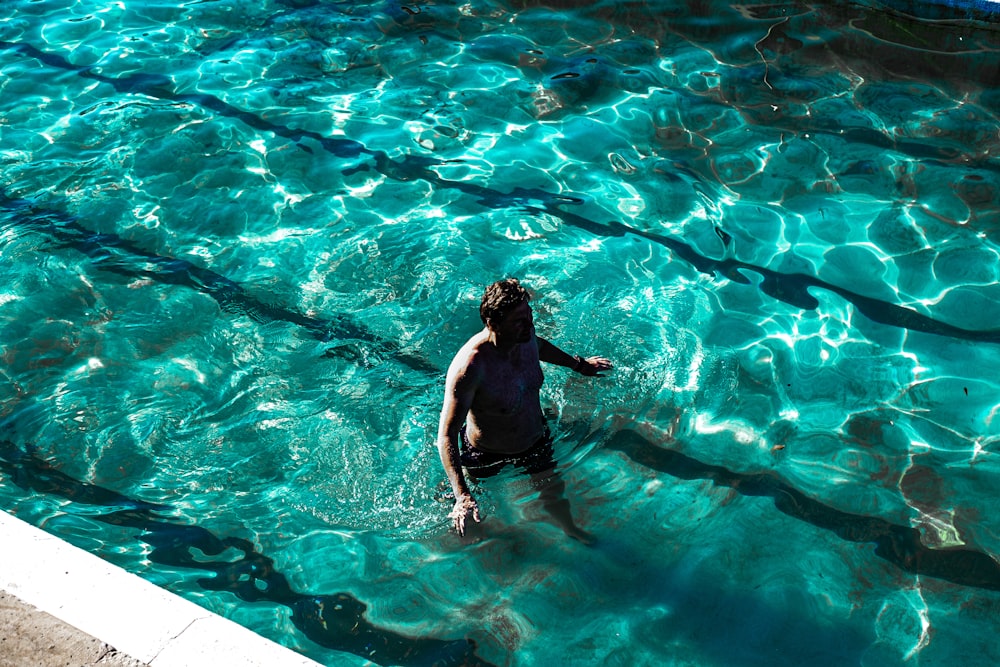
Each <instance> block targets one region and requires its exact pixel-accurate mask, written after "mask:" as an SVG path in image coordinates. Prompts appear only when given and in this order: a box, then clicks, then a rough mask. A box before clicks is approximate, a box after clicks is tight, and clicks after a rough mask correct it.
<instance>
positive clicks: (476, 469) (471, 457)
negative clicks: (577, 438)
mask: <svg viewBox="0 0 1000 667" xmlns="http://www.w3.org/2000/svg"><path fill="white" fill-rule="evenodd" d="M460 434H461V437H462V454H461V455H462V465H463V466H464V467H465V468H466V469H467V470H468V471H469V474H470V475H472V476H473V477H476V478H479V479H482V478H485V477H492V476H493V475H496V474H497V473H499V472H500V471H501V470H502V469H503V468H504V466H507V465H513V466H516V467H518V468H521V469H522V470H524V471H525V472H527V473H528V474H530V475H537V474H540V473H543V472H548V471H550V470H552V469H553V468H555V467H556V460H555V451H554V450H553V449H552V434H551V433H550V432H549V428H548V427H547V426H546V427H545V433H544V434H543V435H542V437H540V438H539V439H538V440H537V441H536V442H535V444H533V445H532V446H531V447H528V448H527V449H526V450H524V451H523V452H518V453H517V454H498V453H496V452H486V451H483V450H482V449H476V448H475V447H473V446H472V444H471V443H470V442H469V437H468V436H467V435H466V434H465V426H462V430H461V432H460Z"/></svg>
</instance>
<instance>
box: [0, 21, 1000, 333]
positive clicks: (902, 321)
mask: <svg viewBox="0 0 1000 667" xmlns="http://www.w3.org/2000/svg"><path fill="white" fill-rule="evenodd" d="M0 48H2V49H12V50H16V51H19V52H21V53H23V54H25V55H27V56H29V57H33V58H36V59H38V60H39V61H41V62H43V63H45V64H46V65H49V66H51V67H56V68H59V69H62V70H69V71H73V72H76V73H77V74H79V75H80V76H82V77H85V78H89V79H93V80H95V81H100V82H102V83H106V84H108V85H111V86H113V87H114V88H115V90H117V91H118V92H121V93H125V94H143V95H148V96H151V97H155V98H158V99H165V100H170V101H173V102H187V103H190V104H196V105H200V106H203V107H205V108H208V109H211V110H212V111H215V112H216V113H218V114H220V115H223V116H226V117H230V118H235V119H238V120H240V121H242V122H244V123H246V124H247V125H249V126H250V127H253V128H255V129H258V130H262V131H266V132H273V133H274V134H275V135H277V136H281V137H284V138H286V139H289V140H290V141H293V142H301V141H302V140H304V139H310V140H313V141H315V142H317V143H318V144H319V145H320V146H322V147H323V149H324V150H326V151H328V152H330V153H331V154H333V155H335V156H338V157H343V158H356V157H359V156H368V157H369V158H371V159H372V161H373V162H374V164H373V165H372V166H369V165H367V164H362V165H360V166H358V165H355V166H352V167H350V168H348V169H347V170H345V173H350V172H353V171H363V170H366V169H375V170H376V171H378V172H379V173H381V174H383V175H385V176H386V177H388V178H392V179H394V180H399V181H412V180H423V181H426V182H428V183H431V184H433V185H434V186H436V187H439V188H448V189H453V190H458V191H460V192H462V193H464V194H467V195H469V196H473V197H476V198H477V201H478V203H480V204H481V205H483V206H485V207H488V208H492V209H507V208H518V209H520V210H523V211H525V212H527V213H531V214H538V213H545V214H547V215H551V216H553V217H556V218H559V219H560V220H562V221H563V222H565V223H566V224H567V225H569V226H572V227H576V228H577V229H581V230H583V231H586V232H588V233H590V234H593V235H595V236H599V237H602V238H614V237H622V236H625V235H626V234H632V235H634V236H638V237H641V238H643V239H646V240H647V241H649V242H651V243H655V244H657V245H661V246H663V247H665V248H667V249H668V250H670V251H671V252H672V253H673V254H674V255H676V256H677V257H678V258H680V259H682V260H684V261H685V262H687V263H688V264H690V265H691V266H693V267H694V268H695V269H697V270H698V271H700V272H702V273H704V274H707V275H711V276H713V277H714V276H717V275H722V276H724V277H725V278H728V279H729V280H732V281H734V282H737V283H741V284H745V285H749V284H750V283H751V281H750V280H749V279H748V278H747V277H746V276H744V275H743V274H742V272H743V271H749V272H752V273H756V274H758V275H760V276H761V277H762V278H763V280H762V281H761V283H760V285H759V289H760V290H761V291H762V292H764V293H765V294H767V295H768V296H771V297H773V298H775V299H777V300H779V301H782V302H784V303H787V304H789V305H791V306H794V307H796V308H800V309H803V310H815V309H816V308H817V307H818V306H819V301H818V300H817V299H816V298H815V297H814V296H812V295H811V294H809V289H810V288H818V289H824V290H827V291H830V292H833V293H834V294H837V295H838V296H840V297H841V298H843V299H845V300H846V301H848V302H849V303H851V304H853V305H854V306H855V308H857V309H858V312H860V313H861V314H863V315H864V316H865V317H867V318H868V319H870V320H872V321H874V322H878V323H880V324H884V325H887V326H891V327H897V328H901V329H907V330H910V331H917V332H921V333H929V334H934V335H938V336H947V337H950V338H958V339H963V340H970V341H979V342H991V343H996V342H1000V330H998V329H993V330H983V331H977V330H971V329H964V328H962V327H957V326H954V325H952V324H948V323H947V322H942V321H940V320H936V319H934V318H932V317H929V316H927V315H923V314H922V313H919V312H917V311H915V310H912V309H910V308H906V307H904V306H900V305H898V304H894V303H890V302H888V301H882V300H881V299H875V298H872V297H867V296H864V295H862V294H858V293H857V292H854V291H852V290H849V289H846V288H844V287H840V286H837V285H833V284H831V283H828V282H826V281H824V280H821V279H819V278H817V277H815V276H811V275H808V274H802V273H782V272H779V271H774V270H772V269H768V268H766V267H762V266H756V265H753V264H748V263H746V262H742V261H739V260H735V259H730V258H726V259H713V258H710V257H707V256H705V255H702V254H700V253H699V252H698V251H697V250H695V249H694V247H692V246H690V245H688V244H686V243H684V242H683V241H680V240H678V239H676V238H673V237H669V236H665V235H663V234H657V233H655V232H649V231H644V230H641V229H637V228H634V227H631V226H629V225H625V224H623V223H621V222H618V221H612V222H609V223H607V224H605V223H600V222H597V221H595V220H591V219H589V218H586V217H584V216H581V215H578V214H575V213H572V212H569V211H566V210H564V209H563V208H561V207H562V206H564V205H576V204H582V203H583V202H584V199H582V198H579V197H573V196H567V195H561V194H553V193H551V192H547V191H545V190H541V189H537V188H516V189H514V190H513V191H511V192H509V193H504V192H500V191H498V190H494V189H492V188H489V187H486V186H483V185H477V184H475V183H468V182H463V181H452V180H449V179H445V178H442V177H441V176H439V175H438V174H437V173H436V172H435V171H434V170H433V169H432V167H434V166H438V165H444V164H449V163H454V162H460V160H438V159H435V158H428V157H425V156H420V155H406V156H404V157H402V158H401V159H398V160H393V159H392V158H390V157H389V155H388V154H387V153H385V152H384V151H376V150H372V149H369V148H368V147H366V146H365V145H364V144H362V143H360V142H358V141H354V140H352V139H344V138H331V137H326V136H323V135H321V134H319V133H317V132H311V131H307V130H299V129H294V128H290V127H287V126H285V125H280V124H278V123H273V122H271V121H268V120H265V119H264V118H261V117H260V116H258V115H256V114H253V113H251V112H248V111H244V110H242V109H239V108H237V107H234V106H232V105H230V104H228V103H226V102H224V101H222V100H220V99H218V98H216V97H213V96H211V95H206V94H189V93H178V92H174V91H172V90H171V89H170V86H171V83H172V82H171V81H170V79H169V78H167V77H165V76H162V75H156V74H134V75H132V76H129V77H122V78H114V77H107V76H104V75H102V74H100V73H98V72H96V71H95V68H94V67H86V66H80V65H74V64H73V63H71V62H69V61H68V60H66V59H65V58H63V57H62V56H59V55H55V54H52V53H46V52H44V51H41V50H39V49H37V48H35V47H34V46H31V45H30V44H24V43H15V42H5V41H0ZM298 145H299V146H300V147H301V148H303V149H304V150H307V151H311V150H312V149H310V148H309V147H308V146H306V145H304V144H301V143H299V144H298ZM719 232H720V236H721V237H722V239H723V242H724V243H725V242H726V238H727V235H726V233H725V232H723V231H721V230H719Z"/></svg>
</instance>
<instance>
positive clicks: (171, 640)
mask: <svg viewBox="0 0 1000 667" xmlns="http://www.w3.org/2000/svg"><path fill="white" fill-rule="evenodd" d="M0 550H2V551H0V589H2V590H4V591H6V592H7V593H9V594H10V595H11V596H13V597H14V598H16V599H17V600H19V601H20V602H22V603H24V604H21V605H19V604H17V601H16V600H15V601H11V600H9V599H6V600H5V602H7V603H8V604H7V605H6V606H5V610H6V613H7V614H8V615H9V614H15V615H24V616H25V617H27V616H28V615H31V614H36V615H35V616H31V619H32V620H31V622H30V623H21V624H18V623H14V627H15V629H17V630H18V631H22V632H28V631H30V632H32V633H41V634H44V633H45V632H46V631H47V630H46V628H47V627H49V626H48V624H47V623H45V622H44V621H39V620H38V619H40V618H44V615H41V614H37V612H34V610H32V609H30V608H29V606H30V607H35V608H37V609H38V610H40V611H41V612H45V613H46V614H49V615H51V616H52V617H55V619H58V620H59V621H61V622H63V623H65V624H68V625H69V626H73V628H76V629H79V630H80V631H81V632H82V633H84V634H85V635H89V636H90V637H92V638H94V639H96V640H99V641H100V642H103V643H104V644H108V645H110V647H114V649H116V650H117V652H118V653H121V654H126V655H127V656H129V657H131V658H133V659H134V660H135V661H138V662H139V663H144V664H146V665H150V666H152V667H180V666H185V667H188V666H198V667H203V666H205V665H210V666H211V667H224V666H228V665H234V666H235V665H239V666H240V667H247V666H256V665H259V666H260V667H265V666H266V667H286V666H287V667H293V666H294V667H318V665H319V663H317V662H314V661H312V660H309V659H308V658H306V657H304V656H302V655H299V654H298V653H295V652H294V651H292V650H291V649H288V648H285V647H284V646H281V645H279V644H276V643H274V642H272V641H270V640H268V639H265V638H264V637H261V636H260V635H258V634H255V633H254V632H251V631H250V630H248V629H246V628H244V627H243V626H241V625H238V624H236V623H234V622H232V621H229V620H227V619H224V618H222V617H221V616H219V615H217V614H214V613H212V612H210V611H208V610H206V609H203V608H201V607H199V606H198V605H196V604H194V603H193V602H190V601H188V600H184V599H183V598H180V597H178V596H176V595H173V594H172V593H169V592H167V591H165V590H163V589H162V588H159V587H157V586H155V585H153V584H151V583H149V582H148V581H146V580H144V579H142V578H140V577H138V576H136V575H134V574H130V573H128V572H126V571H124V570H122V569H121V568H118V567H116V566H114V565H111V564H110V563H108V562H106V561H103V560H101V559H100V558H98V557H97V556H95V555H93V554H90V553H88V552H86V551H83V550H82V549H78V548H77V547H74V546H72V545H70V544H68V543H67V542H64V541H62V540H60V539H59V538H57V537H54V536H52V535H49V534H48V533H46V532H45V531H43V530H40V529H38V528H35V527H34V526H31V525H29V524H27V523H25V522H24V521H21V520H20V519H17V518H15V517H13V516H11V515H10V514H7V513H6V512H2V511H0ZM56 625H58V626H60V627H58V628H57V627H55V626H56ZM25 628H28V629H25ZM49 631H50V632H51V634H52V636H51V637H50V638H45V637H41V638H39V640H38V641H35V642H26V643H24V646H25V647H26V648H25V649H24V650H32V647H33V646H43V645H44V647H47V646H49V645H50V644H57V643H59V642H60V641H63V640H64V637H65V632H66V629H65V626H62V624H61V623H59V624H52V627H51V628H50V629H49ZM8 641H9V638H8V640H4V643H3V645H0V665H37V664H40V662H39V661H38V659H37V656H34V657H33V656H29V655H25V656H18V655H16V651H15V645H16V644H17V642H15V641H10V643H8ZM94 662H95V663H100V664H107V661H104V660H96V659H95V660H94ZM75 664H80V663H79V662H77V663H75Z"/></svg>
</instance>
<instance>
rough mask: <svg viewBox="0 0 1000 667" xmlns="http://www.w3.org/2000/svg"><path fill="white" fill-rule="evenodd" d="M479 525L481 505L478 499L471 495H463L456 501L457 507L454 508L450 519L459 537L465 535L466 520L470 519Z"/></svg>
mask: <svg viewBox="0 0 1000 667" xmlns="http://www.w3.org/2000/svg"><path fill="white" fill-rule="evenodd" d="M470 516H471V517H472V520H473V521H475V522H476V523H479V505H478V503H476V499H475V498H473V497H472V496H470V495H461V496H458V497H457V498H456V499H455V507H453V508H452V510H451V514H449V515H448V518H449V519H451V522H452V525H453V526H455V530H457V531H458V534H459V535H465V520H466V519H468V518H469V517H470Z"/></svg>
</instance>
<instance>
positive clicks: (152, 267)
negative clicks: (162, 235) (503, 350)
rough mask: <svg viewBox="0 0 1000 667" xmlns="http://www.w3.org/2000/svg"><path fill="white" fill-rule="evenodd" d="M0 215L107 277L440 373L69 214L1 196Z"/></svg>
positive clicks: (356, 330)
mask: <svg viewBox="0 0 1000 667" xmlns="http://www.w3.org/2000/svg"><path fill="white" fill-rule="evenodd" d="M0 211H4V212H6V213H8V214H9V215H10V220H11V223H12V224H13V225H15V226H17V227H18V228H19V229H29V230H34V231H37V232H41V233H43V234H45V235H47V236H48V237H49V238H50V239H52V240H53V241H55V242H56V243H58V244H59V245H61V246H63V247H67V248H72V249H74V250H77V251H79V252H81V253H83V254H84V255H86V256H87V257H89V258H90V259H91V260H93V262H94V265H95V266H96V267H97V268H99V269H101V270H103V271H109V272H112V273H117V274H119V275H124V276H128V277H129V278H144V279H149V280H154V281H156V282H159V283H164V284H168V285H179V286H182V287H188V288H190V289H193V290H196V291H198V292H201V293H202V294H207V295H208V296H210V297H212V298H213V299H214V300H215V301H216V302H217V303H218V304H219V307H220V308H222V310H224V311H226V312H229V313H234V314H237V315H245V316H247V317H249V318H251V319H253V320H254V321H256V322H276V321H280V322H287V323H289V324H293V325H295V326H297V327H300V328H302V329H303V330H305V331H306V332H308V333H309V335H311V336H312V337H313V338H316V339H318V340H320V341H323V342H335V343H337V344H336V346H335V347H332V348H330V349H329V350H328V351H327V355H326V356H334V355H336V356H350V357H351V358H353V359H355V360H362V361H363V362H364V363H367V362H372V361H375V360H377V359H378V358H380V357H384V356H392V357H394V358H395V359H397V360H398V361H400V362H402V363H404V364H406V365H407V366H409V367H410V368H412V369H413V370H416V371H421V372H424V373H432V372H436V371H437V369H436V368H435V367H434V366H432V365H431V364H430V363H428V362H427V361H425V360H424V359H421V358H420V357H417V356H414V355H412V354H409V353H406V352H403V351H401V350H400V349H399V346H398V345H396V344H395V343H393V342H391V341H387V340H384V339H381V338H379V337H378V336H376V335H375V334H373V333H372V332H370V331H368V330H367V329H366V328H365V327H364V326H362V325H361V324H359V323H357V322H355V321H353V320H352V319H351V318H350V317H349V316H347V315H343V314H338V315H334V316H333V317H331V318H329V319H319V318H315V317H309V316H306V315H303V314H302V313H299V312H297V311H294V310H291V309H289V308H285V307H283V306H278V305H273V304H269V303H265V302H263V301H261V300H260V299H258V298H256V297H254V296H252V295H251V294H249V293H248V292H247V291H246V290H245V289H243V287H242V286H241V285H240V284H239V283H237V282H235V281H233V280H230V279H229V278H226V277H225V276H223V275H221V274H219V273H216V272H214V271H211V270H209V269H205V268H203V267H200V266H197V265H196V264H192V263H191V262H189V261H187V260H183V259H177V258H175V257H165V256H162V255H156V254H154V253H151V252H148V251H146V250H144V249H142V248H139V247H138V246H136V245H135V244H133V243H131V242H130V241H127V240H126V239H123V238H121V237H120V236H118V235H116V234H99V233H97V232H94V231H91V230H89V229H87V228H86V227H84V226H82V225H81V224H80V223H79V222H78V221H77V220H76V219H75V218H74V217H72V216H70V215H68V214H66V213H63V212H61V211H58V210H55V209H52V208H43V207H40V206H37V205H35V204H33V203H31V202H29V201H27V200H25V199H14V198H11V197H8V196H7V195H6V194H4V193H2V192H0ZM352 342H353V343H354V344H353V346H352Z"/></svg>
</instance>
